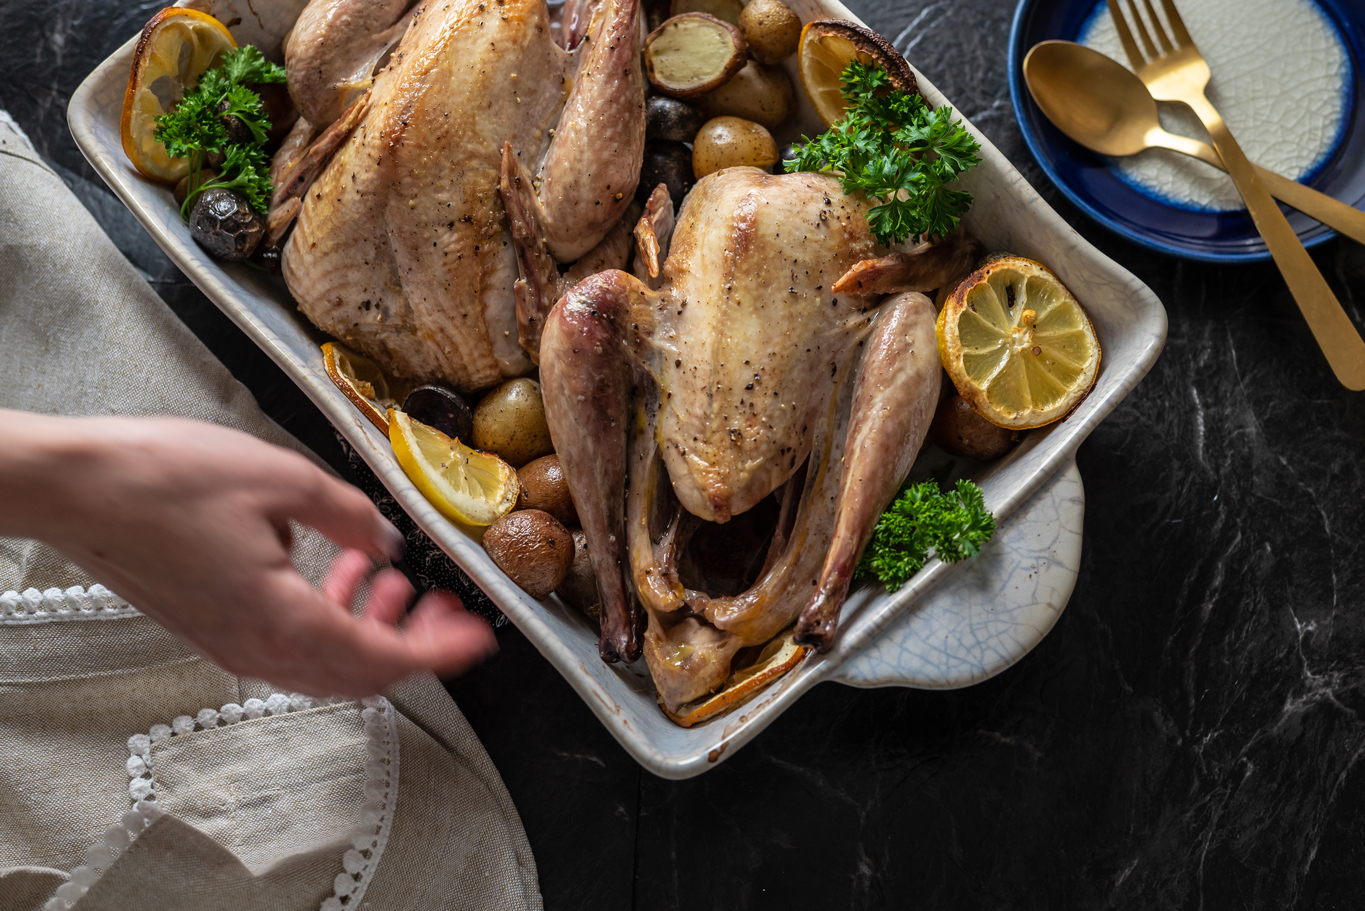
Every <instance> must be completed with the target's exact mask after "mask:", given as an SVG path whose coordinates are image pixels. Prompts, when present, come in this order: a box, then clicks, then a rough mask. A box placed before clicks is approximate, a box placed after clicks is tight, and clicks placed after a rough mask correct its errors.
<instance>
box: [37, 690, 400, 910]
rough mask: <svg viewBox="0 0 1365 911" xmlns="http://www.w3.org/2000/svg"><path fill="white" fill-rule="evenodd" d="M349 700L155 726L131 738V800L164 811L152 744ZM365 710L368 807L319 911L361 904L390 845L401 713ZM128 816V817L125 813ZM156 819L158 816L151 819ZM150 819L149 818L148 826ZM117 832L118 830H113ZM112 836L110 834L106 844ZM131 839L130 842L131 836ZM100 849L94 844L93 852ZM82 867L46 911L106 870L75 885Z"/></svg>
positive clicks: (262, 702)
mask: <svg viewBox="0 0 1365 911" xmlns="http://www.w3.org/2000/svg"><path fill="white" fill-rule="evenodd" d="M346 701H349V700H344V699H336V698H333V699H325V700H316V699H313V698H311V697H309V696H303V695H301V694H298V693H293V694H289V695H285V694H284V693H273V694H271V695H270V696H269V697H268V698H266V699H248V700H246V702H244V703H242V704H241V705H237V704H236V703H234V702H230V703H228V704H227V705H225V706H223V707H222V708H220V709H212V708H206V709H201V710H200V711H199V712H198V713H197V714H196V715H195V716H194V717H190V716H189V715H180V716H179V717H177V718H174V719H172V720H171V722H170V724H156V725H152V727H151V729H150V730H149V731H148V732H147V733H146V734H134V735H133V736H132V737H129V738H128V754H129V755H128V762H127V764H126V770H127V772H128V777H129V779H130V781H129V784H128V796H129V798H130V799H131V800H133V802H134V803H133V808H134V810H137V809H138V808H140V807H141V808H148V807H149V808H151V811H152V812H154V813H155V814H157V815H159V814H160V813H161V810H160V808H159V807H158V806H157V804H156V784H155V781H154V779H153V775H152V771H151V769H150V768H149V767H148V765H147V759H148V758H149V757H150V755H151V749H152V744H154V743H156V742H158V741H160V740H164V739H165V738H167V737H176V736H180V735H184V734H190V733H193V732H194V731H197V730H198V731H205V730H211V729H213V728H217V727H221V726H225V725H230V724H237V723H239V722H242V721H250V720H253V719H256V718H263V717H265V716H267V715H283V714H288V713H290V712H297V711H302V710H304V709H310V708H315V707H317V706H320V705H328V704H334V703H339V702H346ZM361 706H362V708H361V712H360V716H361V718H362V719H363V721H364V725H365V786H364V803H363V804H362V805H361V808H360V822H359V824H358V825H357V827H356V830H355V831H354V832H353V833H352V834H351V846H350V847H349V848H347V849H346V851H345V853H343V854H342V857H341V872H340V873H338V874H337V875H336V878H335V879H334V880H333V882H332V895H331V896H330V897H328V898H327V899H326V900H324V901H323V902H322V905H321V907H320V909H319V911H346V909H351V908H357V907H359V906H360V903H361V901H362V899H363V898H364V896H365V892H366V890H367V889H368V888H369V885H370V882H371V880H373V879H374V874H375V872H376V871H377V870H378V868H379V862H380V859H381V858H382V857H383V855H384V849H385V847H386V846H387V845H388V842H389V833H390V831H391V829H392V821H393V814H394V811H395V809H396V807H397V803H398V761H399V749H398V721H397V712H396V710H395V709H394V707H393V706H392V705H391V704H390V703H389V701H388V700H387V699H385V698H384V697H382V696H370V697H368V698H366V699H362V700H361ZM130 812H131V811H130ZM124 818H125V820H126V819H127V814H125V817H124ZM154 818H155V816H152V817H151V819H154ZM151 819H148V821H147V822H148V824H149V823H150V822H151ZM114 828H115V829H118V828H121V827H118V826H116V827H114ZM143 828H145V825H144V826H143ZM113 831H114V829H111V830H110V832H113ZM137 831H141V829H140V828H139V829H138V830H137ZM117 837H118V838H122V836H117ZM108 838H109V836H108V835H107V834H106V840H107V839H108ZM128 841H129V842H131V838H129V839H128ZM101 844H103V842H101ZM124 847H126V844H124ZM98 848H100V845H96V846H95V847H94V848H92V849H91V851H96V849H98ZM90 856H91V854H90V852H87V854H86V859H87V863H88V862H89V860H90ZM99 856H101V857H102V856H103V855H99ZM83 869H84V868H81V867H78V868H77V869H76V870H73V871H72V880H71V882H68V883H66V884H65V885H63V886H62V887H61V889H58V890H57V896H56V897H54V898H52V899H51V900H49V902H48V904H47V906H45V908H44V911H66V909H69V908H71V907H72V906H73V905H74V904H75V902H76V900H77V899H79V898H80V896H81V895H84V894H85V892H86V891H87V890H88V889H89V887H90V885H92V884H93V883H94V882H96V881H98V879H99V875H100V874H101V873H102V872H103V871H102V869H101V870H99V871H98V872H96V873H95V874H94V875H93V876H92V875H90V874H89V873H82V880H81V882H80V883H77V882H76V872H77V871H79V870H83ZM68 887H70V888H68ZM62 889H66V893H65V894H63V893H62Z"/></svg>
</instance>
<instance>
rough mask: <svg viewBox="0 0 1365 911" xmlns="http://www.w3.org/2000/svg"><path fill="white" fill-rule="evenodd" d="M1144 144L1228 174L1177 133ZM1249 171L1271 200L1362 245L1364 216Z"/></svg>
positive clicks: (1200, 145)
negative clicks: (1188, 158)
mask: <svg viewBox="0 0 1365 911" xmlns="http://www.w3.org/2000/svg"><path fill="white" fill-rule="evenodd" d="M1145 141H1146V142H1147V144H1148V145H1153V146H1157V147H1159V148H1164V149H1170V150H1171V151H1173V152H1182V153H1184V154H1186V155H1189V156H1191V157H1192V158H1198V159H1199V160H1200V161H1202V162H1205V163H1206V164H1211V165H1213V166H1214V167H1215V168H1218V169H1220V170H1223V171H1226V170H1227V168H1226V167H1224V166H1223V159H1222V158H1220V157H1219V155H1218V152H1217V150H1216V149H1214V148H1213V146H1211V145H1209V144H1208V143H1207V142H1200V141H1199V140H1197V139H1191V138H1189V137H1188V136H1181V135H1180V134H1178V133H1168V132H1167V131H1166V130H1162V129H1155V130H1152V131H1151V132H1150V133H1148V134H1147V138H1146V140H1145ZM1251 167H1252V169H1253V170H1255V171H1256V176H1257V177H1259V178H1261V182H1262V183H1264V184H1265V188H1266V189H1267V190H1269V191H1270V195H1271V196H1274V197H1275V198H1276V199H1278V200H1280V201H1281V202H1283V203H1287V204H1289V205H1291V206H1293V207H1294V208H1295V209H1298V210H1299V211H1300V212H1302V213H1303V214H1304V215H1307V216H1308V217H1310V218H1316V219H1317V220H1318V221H1320V222H1322V223H1323V224H1324V225H1327V226H1328V227H1329V228H1335V229H1336V230H1338V231H1340V232H1341V233H1342V234H1345V235H1346V236H1347V237H1349V238H1351V239H1352V240H1354V241H1356V242H1357V243H1362V244H1365V212H1362V211H1360V210H1359V209H1357V208H1356V207H1355V206H1350V205H1347V204H1346V203H1344V202H1342V201H1341V200H1339V199H1334V198H1332V197H1331V196H1328V195H1327V194H1326V193H1319V192H1318V191H1317V190H1314V189H1313V188H1312V187H1305V186H1304V185H1303V184H1301V183H1299V182H1297V181H1294V180H1290V179H1289V178H1288V177H1281V176H1280V175H1279V174H1276V173H1275V172H1274V171H1269V170H1266V169H1265V168H1263V167H1261V166H1260V165H1258V164H1253V165H1252V166H1251Z"/></svg>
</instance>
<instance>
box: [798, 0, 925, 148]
mask: <svg viewBox="0 0 1365 911" xmlns="http://www.w3.org/2000/svg"><path fill="white" fill-rule="evenodd" d="M796 54H797V67H798V70H799V72H800V74H801V86H802V88H804V89H805V90H806V96H807V97H808V98H810V103H811V106H812V107H813V108H815V113H816V114H818V115H820V119H821V120H823V121H824V122H825V126H832V125H833V124H834V122H835V121H837V120H838V119H839V118H841V117H843V116H844V112H845V110H846V109H847V104H846V102H845V101H844V97H843V94H842V92H841V91H840V90H841V88H842V87H843V81H842V77H843V73H844V68H845V67H847V66H848V64H849V63H850V62H851V61H853V60H857V61H859V62H860V63H863V64H866V65H869V66H872V65H875V66H877V67H879V68H880V69H881V70H882V71H883V72H885V73H886V75H887V76H888V77H890V79H891V84H892V85H893V86H895V87H896V88H898V89H900V90H901V91H904V92H909V93H910V94H911V95H918V94H919V93H920V91H919V82H918V81H917V80H916V79H915V71H914V70H912V69H911V68H910V64H909V63H907V62H906V60H905V58H904V57H902V56H901V54H900V52H899V51H897V50H896V48H895V47H894V46H893V45H892V44H891V42H890V41H889V40H887V39H886V37H884V36H882V35H879V34H877V33H876V32H874V31H872V30H871V29H870V28H867V27H866V26H863V25H859V24H858V23H856V22H850V21H849V20H847V19H817V20H815V21H814V22H808V23H806V25H805V27H804V28H802V29H801V42H800V44H799V45H798V46H797V52H796Z"/></svg>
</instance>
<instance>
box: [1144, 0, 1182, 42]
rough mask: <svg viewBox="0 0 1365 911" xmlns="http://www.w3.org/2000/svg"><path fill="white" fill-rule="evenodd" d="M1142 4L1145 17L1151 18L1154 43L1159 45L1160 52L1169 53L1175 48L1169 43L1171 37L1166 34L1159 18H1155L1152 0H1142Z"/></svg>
mask: <svg viewBox="0 0 1365 911" xmlns="http://www.w3.org/2000/svg"><path fill="white" fill-rule="evenodd" d="M1142 5H1143V6H1145V7H1147V18H1148V19H1151V20H1152V36H1153V37H1155V38H1156V43H1157V44H1159V45H1161V53H1162V54H1163V55H1164V54H1169V53H1170V52H1171V51H1173V50H1175V45H1173V44H1171V39H1170V37H1169V36H1167V34H1166V29H1165V27H1163V26H1162V24H1161V20H1160V19H1159V18H1157V15H1156V10H1154V9H1152V0H1142Z"/></svg>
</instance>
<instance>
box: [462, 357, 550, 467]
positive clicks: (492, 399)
mask: <svg viewBox="0 0 1365 911" xmlns="http://www.w3.org/2000/svg"><path fill="white" fill-rule="evenodd" d="M473 445H474V448H475V449H486V450H488V451H489V452H493V453H496V454H497V455H498V456H500V457H501V458H502V460H503V461H504V462H506V463H507V464H508V465H511V466H512V467H513V468H520V467H521V466H523V465H525V464H526V463H527V462H529V461H531V460H532V459H538V458H540V457H541V456H543V455H549V454H550V453H552V452H554V449H555V447H554V443H552V442H551V441H550V428H549V426H548V425H547V424H546V423H545V403H544V402H543V401H542V400H541V397H540V384H539V383H537V382H535V381H534V380H528V379H526V378H525V377H522V378H520V379H515V380H508V381H507V382H505V383H503V384H502V385H501V386H499V387H497V388H496V389H494V390H493V391H492V392H490V393H488V395H486V396H484V397H483V401H481V402H479V404H478V407H476V408H475V409H474V441H473Z"/></svg>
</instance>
